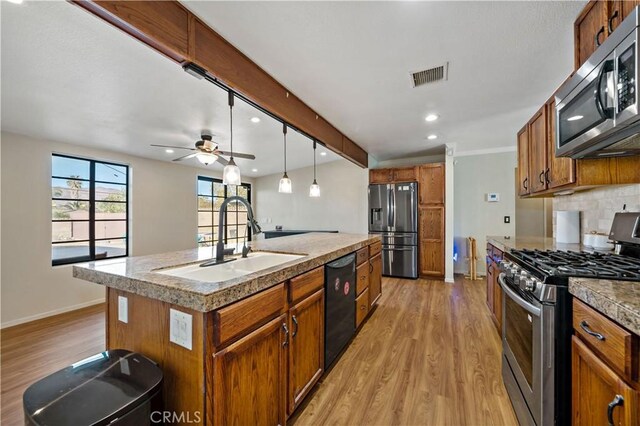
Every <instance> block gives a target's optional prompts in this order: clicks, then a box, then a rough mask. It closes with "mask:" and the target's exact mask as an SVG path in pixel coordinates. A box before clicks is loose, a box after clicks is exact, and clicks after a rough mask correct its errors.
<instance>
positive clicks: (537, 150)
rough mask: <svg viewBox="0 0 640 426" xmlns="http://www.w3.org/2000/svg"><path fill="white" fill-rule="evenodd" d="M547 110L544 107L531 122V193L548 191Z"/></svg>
mask: <svg viewBox="0 0 640 426" xmlns="http://www.w3.org/2000/svg"><path fill="white" fill-rule="evenodd" d="M546 170H547V109H546V106H543V107H542V108H540V109H539V110H538V112H536V113H535V115H534V116H533V118H532V119H531V121H529V178H530V182H531V192H532V193H533V192H540V191H544V190H545V189H547V183H546V181H545V178H544V177H545V171H546Z"/></svg>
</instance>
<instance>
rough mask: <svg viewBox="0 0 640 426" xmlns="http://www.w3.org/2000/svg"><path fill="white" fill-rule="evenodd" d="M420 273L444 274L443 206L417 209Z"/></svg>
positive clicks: (438, 275) (439, 275) (440, 275)
mask: <svg viewBox="0 0 640 426" xmlns="http://www.w3.org/2000/svg"><path fill="white" fill-rule="evenodd" d="M418 216H419V217H418V221H419V222H418V228H419V230H420V249H419V253H420V262H419V263H420V275H428V276H434V277H443V276H444V206H434V207H422V206H421V207H420V208H419V209H418Z"/></svg>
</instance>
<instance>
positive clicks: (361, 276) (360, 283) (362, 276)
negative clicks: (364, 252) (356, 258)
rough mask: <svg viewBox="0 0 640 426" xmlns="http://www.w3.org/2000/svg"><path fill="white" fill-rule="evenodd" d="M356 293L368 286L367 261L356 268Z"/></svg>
mask: <svg viewBox="0 0 640 426" xmlns="http://www.w3.org/2000/svg"><path fill="white" fill-rule="evenodd" d="M356 280H357V282H356V295H358V294H360V293H362V292H363V291H364V289H365V288H367V287H369V262H365V263H363V264H362V265H360V266H358V267H357V268H356Z"/></svg>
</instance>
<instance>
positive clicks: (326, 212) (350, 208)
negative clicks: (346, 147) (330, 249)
mask: <svg viewBox="0 0 640 426" xmlns="http://www.w3.org/2000/svg"><path fill="white" fill-rule="evenodd" d="M288 175H289V177H290V178H291V181H292V183H293V193H291V194H281V193H279V192H278V182H279V180H280V178H281V177H282V174H281V173H278V174H274V175H269V176H264V177H260V178H257V179H256V180H255V186H254V192H253V193H254V194H255V198H256V200H257V204H258V205H259V206H260V208H259V210H258V211H257V218H258V220H259V221H260V224H261V226H262V228H263V229H264V230H271V229H275V226H276V225H282V226H283V227H284V229H316V230H337V231H340V232H350V233H358V234H366V233H367V232H368V228H367V204H368V200H367V198H368V196H367V189H368V185H369V174H368V170H367V169H362V168H360V167H358V166H356V165H354V164H352V163H351V162H349V161H347V160H337V161H333V162H331V163H326V164H322V165H320V166H318V169H317V179H318V184H319V185H320V191H321V196H320V198H310V197H309V185H311V182H313V167H305V168H303V169H298V170H293V171H290V172H288Z"/></svg>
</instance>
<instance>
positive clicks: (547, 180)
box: [544, 167, 551, 186]
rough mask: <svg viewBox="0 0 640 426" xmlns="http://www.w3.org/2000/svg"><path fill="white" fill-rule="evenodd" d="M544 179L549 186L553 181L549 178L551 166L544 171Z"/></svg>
mask: <svg viewBox="0 0 640 426" xmlns="http://www.w3.org/2000/svg"><path fill="white" fill-rule="evenodd" d="M544 181H545V182H547V186H549V185H551V181H550V180H549V168H548V167H547V170H546V171H545V172H544Z"/></svg>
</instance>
